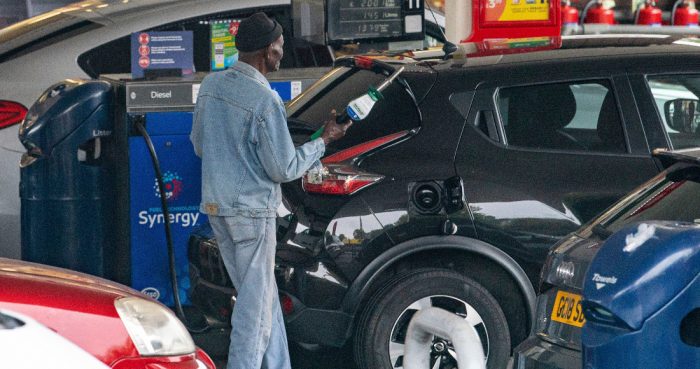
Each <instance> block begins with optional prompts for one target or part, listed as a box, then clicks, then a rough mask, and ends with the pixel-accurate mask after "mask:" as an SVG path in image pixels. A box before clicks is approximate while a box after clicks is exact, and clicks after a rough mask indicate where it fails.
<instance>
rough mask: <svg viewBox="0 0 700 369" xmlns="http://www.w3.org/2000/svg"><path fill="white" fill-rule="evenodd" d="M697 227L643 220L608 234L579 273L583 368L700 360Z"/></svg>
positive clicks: (684, 363) (676, 364) (688, 365)
mask: <svg viewBox="0 0 700 369" xmlns="http://www.w3.org/2000/svg"><path fill="white" fill-rule="evenodd" d="M699 274H700V225H698V224H689V223H678V222H644V223H636V224H631V225H628V226H626V227H625V228H623V229H621V230H620V231H618V232H616V233H615V234H613V235H612V236H610V237H609V238H608V240H607V241H606V242H605V244H604V245H603V246H602V247H601V249H600V251H599V252H598V253H597V254H596V256H595V258H594V260H593V262H592V263H591V265H590V267H589V269H588V272H587V274H586V277H585V282H584V289H583V301H582V304H583V309H584V315H585V317H586V324H585V325H584V326H583V329H582V335H581V341H582V346H583V361H584V368H587V369H592V368H596V369H602V368H664V369H667V368H691V367H698V363H700V347H699V346H698V345H700V342H698V341H700V339H699V338H698V337H699V335H700V277H699Z"/></svg>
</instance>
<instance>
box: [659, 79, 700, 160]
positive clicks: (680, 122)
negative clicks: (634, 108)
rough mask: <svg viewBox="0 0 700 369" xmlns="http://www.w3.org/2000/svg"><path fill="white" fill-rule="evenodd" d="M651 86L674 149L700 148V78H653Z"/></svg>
mask: <svg viewBox="0 0 700 369" xmlns="http://www.w3.org/2000/svg"><path fill="white" fill-rule="evenodd" d="M648 83H649V88H650V89H651V93H652V94H653V95H654V101H655V102H656V108H657V109H658V111H659V115H660V116H661V121H662V122H663V123H664V126H665V128H666V132H667V133H668V138H669V140H670V141H671V146H672V147H673V148H674V149H684V148H688V147H696V146H700V107H699V106H698V102H699V100H700V99H698V96H700V76H698V75H690V76H688V75H674V76H651V77H649V78H648Z"/></svg>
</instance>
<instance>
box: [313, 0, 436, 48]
mask: <svg viewBox="0 0 700 369" xmlns="http://www.w3.org/2000/svg"><path fill="white" fill-rule="evenodd" d="M327 12H328V17H327V19H328V41H329V42H339V41H340V42H342V41H346V42H347V41H355V40H357V41H359V40H362V41H365V42H371V41H407V40H421V39H423V37H424V36H423V35H424V31H423V28H424V27H423V20H424V14H423V0H328V3H327Z"/></svg>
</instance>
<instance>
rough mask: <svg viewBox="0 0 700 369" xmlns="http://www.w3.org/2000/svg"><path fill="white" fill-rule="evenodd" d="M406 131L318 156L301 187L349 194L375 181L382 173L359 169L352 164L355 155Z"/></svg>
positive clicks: (368, 150) (375, 147)
mask: <svg viewBox="0 0 700 369" xmlns="http://www.w3.org/2000/svg"><path fill="white" fill-rule="evenodd" d="M408 132H409V131H401V132H398V133H394V134H391V135H388V136H384V137H381V138H377V139H375V140H372V141H368V142H365V143H362V144H359V145H356V146H353V147H351V148H348V149H345V150H343V151H340V152H337V153H335V154H333V155H330V156H328V157H326V158H324V159H323V160H321V163H322V164H323V166H322V167H321V168H314V169H312V170H309V171H308V172H306V174H304V176H303V177H302V180H301V184H302V187H303V188H304V191H306V192H309V193H318V194H324V195H352V194H354V193H355V192H357V191H359V190H361V189H363V188H366V187H368V186H371V185H373V184H374V183H377V182H378V181H380V180H381V179H382V178H384V176H382V175H380V174H375V173H369V172H364V171H362V170H360V168H358V167H357V166H356V164H357V161H358V159H359V158H360V157H361V156H363V155H365V154H367V153H369V152H370V151H373V150H376V149H378V148H380V147H382V146H386V145H389V144H392V143H395V142H396V141H399V140H401V139H402V138H404V137H406V136H407V135H408Z"/></svg>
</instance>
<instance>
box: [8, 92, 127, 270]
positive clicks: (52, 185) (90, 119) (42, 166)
mask: <svg viewBox="0 0 700 369" xmlns="http://www.w3.org/2000/svg"><path fill="white" fill-rule="evenodd" d="M112 100H113V92H112V88H111V86H110V85H109V84H108V83H106V82H102V81H85V80H66V81H63V82H60V83H57V84H55V85H53V86H51V87H50V88H49V89H47V90H46V91H45V92H44V93H43V94H42V95H41V96H40V97H39V99H38V100H37V102H36V103H35V104H34V105H32V107H31V108H30V109H29V112H28V113H27V117H26V118H25V120H24V121H23V122H22V124H21V125H20V129H19V139H20V141H21V142H22V144H23V145H24V146H25V148H26V149H27V152H26V153H25V154H24V155H23V157H22V162H21V170H20V175H21V180H20V189H19V190H20V191H19V192H20V198H21V202H22V209H21V217H22V227H21V232H22V258H23V259H24V260H28V261H32V262H38V263H43V264H49V265H54V266H59V267H63V268H69V269H74V270H78V271H81V272H85V273H90V274H94V275H98V276H104V263H105V260H104V249H103V239H104V236H105V232H106V228H107V223H108V219H109V215H110V211H109V201H108V200H109V199H108V198H107V197H106V195H105V191H104V188H105V187H108V186H109V185H110V184H109V180H108V178H107V176H106V169H105V168H106V164H107V163H106V161H105V158H104V157H105V155H103V152H104V147H105V146H107V144H106V142H108V141H109V140H110V139H111V137H110V136H112V131H113V128H112V126H113V123H112V120H113V107H112Z"/></svg>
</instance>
